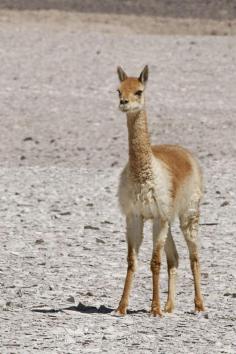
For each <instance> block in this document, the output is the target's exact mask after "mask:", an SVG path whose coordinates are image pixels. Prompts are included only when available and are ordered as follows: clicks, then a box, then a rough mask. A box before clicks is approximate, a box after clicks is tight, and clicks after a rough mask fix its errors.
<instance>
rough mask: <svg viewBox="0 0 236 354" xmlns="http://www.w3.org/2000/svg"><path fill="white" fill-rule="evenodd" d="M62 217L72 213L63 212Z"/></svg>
mask: <svg viewBox="0 0 236 354" xmlns="http://www.w3.org/2000/svg"><path fill="white" fill-rule="evenodd" d="M60 215H62V216H67V215H71V212H70V211H64V212H61V213H60Z"/></svg>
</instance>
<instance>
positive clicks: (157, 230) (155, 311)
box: [151, 220, 168, 317]
mask: <svg viewBox="0 0 236 354" xmlns="http://www.w3.org/2000/svg"><path fill="white" fill-rule="evenodd" d="M167 233H168V222H166V221H162V220H160V221H156V220H155V221H154V223H153V254H152V260H151V271H152V283H153V295H152V306H151V314H152V315H153V316H154V317H155V316H157V315H159V316H161V315H162V313H161V304H160V270H161V257H162V253H163V249H164V245H165V241H166V238H167Z"/></svg>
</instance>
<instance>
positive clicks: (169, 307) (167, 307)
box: [164, 302, 175, 313]
mask: <svg viewBox="0 0 236 354" xmlns="http://www.w3.org/2000/svg"><path fill="white" fill-rule="evenodd" d="M174 308H175V307H174V305H173V303H171V302H167V303H166V304H165V307H164V312H168V313H172V312H174Z"/></svg>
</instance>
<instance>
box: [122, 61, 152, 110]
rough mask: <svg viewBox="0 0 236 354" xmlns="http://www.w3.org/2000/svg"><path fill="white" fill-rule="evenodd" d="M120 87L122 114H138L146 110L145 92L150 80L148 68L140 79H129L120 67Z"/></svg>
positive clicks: (146, 67)
mask: <svg viewBox="0 0 236 354" xmlns="http://www.w3.org/2000/svg"><path fill="white" fill-rule="evenodd" d="M117 73H118V77H119V79H120V82H121V84H120V86H119V88H118V93H119V98H120V104H119V108H120V110H121V111H122V112H137V111H141V110H142V109H143V108H144V90H145V86H146V82H147V80H148V66H147V65H146V66H145V68H144V69H143V71H142V72H141V74H140V75H139V77H138V78H136V77H128V76H127V74H126V73H125V72H124V70H123V69H122V68H121V67H120V66H118V68H117Z"/></svg>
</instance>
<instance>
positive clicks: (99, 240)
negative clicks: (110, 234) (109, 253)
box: [96, 238, 105, 243]
mask: <svg viewBox="0 0 236 354" xmlns="http://www.w3.org/2000/svg"><path fill="white" fill-rule="evenodd" d="M96 242H97V243H105V241H103V240H101V239H100V238H96Z"/></svg>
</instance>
